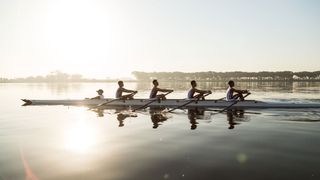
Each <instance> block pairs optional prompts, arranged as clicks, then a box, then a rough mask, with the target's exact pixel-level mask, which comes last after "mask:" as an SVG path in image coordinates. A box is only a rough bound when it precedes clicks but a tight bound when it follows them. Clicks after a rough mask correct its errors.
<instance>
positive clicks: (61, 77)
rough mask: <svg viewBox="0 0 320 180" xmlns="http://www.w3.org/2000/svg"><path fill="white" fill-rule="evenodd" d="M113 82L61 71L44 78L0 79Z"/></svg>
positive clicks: (3, 81) (15, 80) (19, 81)
mask: <svg viewBox="0 0 320 180" xmlns="http://www.w3.org/2000/svg"><path fill="white" fill-rule="evenodd" d="M108 81H110V82H114V81H115V80H113V79H107V78H106V79H88V78H84V77H83V76H82V75H81V74H67V73H64V72H61V71H54V72H51V73H49V74H48V75H45V76H29V77H25V78H14V79H8V78H0V82H1V83H7V82H8V83H11V82H13V83H23V82H28V83H29V82H30V83H33V82H35V83H41V82H49V83H50V82H62V83H64V82H108Z"/></svg>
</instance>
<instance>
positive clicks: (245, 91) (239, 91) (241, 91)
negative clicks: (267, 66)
mask: <svg viewBox="0 0 320 180" xmlns="http://www.w3.org/2000/svg"><path fill="white" fill-rule="evenodd" d="M233 92H236V93H241V94H243V93H248V90H240V89H233Z"/></svg>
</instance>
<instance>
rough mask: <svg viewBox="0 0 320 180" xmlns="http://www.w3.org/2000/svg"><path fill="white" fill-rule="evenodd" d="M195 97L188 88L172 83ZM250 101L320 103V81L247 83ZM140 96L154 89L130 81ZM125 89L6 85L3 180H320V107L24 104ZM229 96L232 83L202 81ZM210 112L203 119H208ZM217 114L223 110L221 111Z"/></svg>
mask: <svg viewBox="0 0 320 180" xmlns="http://www.w3.org/2000/svg"><path fill="white" fill-rule="evenodd" d="M161 85H162V87H165V88H174V89H175V90H176V91H175V92H174V93H172V94H170V95H169V97H168V98H185V96H186V90H185V89H188V88H189V84H188V83H162V84H161ZM238 85H239V86H240V87H241V88H247V89H250V90H251V92H252V95H250V96H249V97H248V98H249V99H257V100H263V101H290V102H304V103H320V84H319V83H315V82H312V83H306V82H305V83H280V82H279V83H266V82H265V83H240V84H238ZM126 86H127V87H128V88H134V89H138V91H139V93H138V94H137V97H139V98H145V97H147V96H148V94H149V88H150V84H149V83H138V84H137V83H128V84H126ZM116 87H117V86H116V84H115V83H73V84H45V83H43V84H23V83H21V84H0V98H1V100H2V103H1V104H0V109H1V114H0V147H1V149H0V179H6V180H7V179H25V178H30V179H32V178H34V179H36V178H38V179H320V169H319V162H320V157H319V152H320V135H319V132H320V130H319V129H320V122H319V121H320V110H319V109H299V110H287V109H280V110H276V109H265V110H244V111H229V112H226V113H220V114H216V113H215V111H205V112H192V111H189V112H188V111H183V110H177V111H176V112H175V113H166V114H160V113H157V111H153V110H151V111H149V110H146V111H140V112H138V113H137V114H136V117H124V116H121V115H119V113H118V111H117V110H112V109H108V110H103V111H94V110H89V109H88V108H86V107H68V106H21V105H22V101H20V99H21V98H30V99H73V98H84V97H91V96H95V90H97V89H100V88H102V89H104V90H105V96H107V97H111V96H112V97H113V96H114V94H115V93H114V92H115V89H116ZM199 87H200V88H206V89H211V90H213V92H214V93H213V95H211V96H209V97H208V98H212V99H218V98H221V97H223V96H224V93H225V88H226V86H225V84H223V83H199ZM199 113H200V114H199ZM212 113H213V114H212Z"/></svg>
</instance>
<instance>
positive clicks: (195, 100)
mask: <svg viewBox="0 0 320 180" xmlns="http://www.w3.org/2000/svg"><path fill="white" fill-rule="evenodd" d="M210 94H211V93H207V94H205V95H203V96H201V97H198V98H196V99H191V100H190V101H188V102H186V103H184V104H182V105H180V106H178V107H175V108H172V109H171V110H169V111H168V112H172V111H174V110H176V109H180V108H182V107H184V106H186V105H188V104H190V103H192V102H198V101H199V99H200V98H204V97H206V96H208V95H210Z"/></svg>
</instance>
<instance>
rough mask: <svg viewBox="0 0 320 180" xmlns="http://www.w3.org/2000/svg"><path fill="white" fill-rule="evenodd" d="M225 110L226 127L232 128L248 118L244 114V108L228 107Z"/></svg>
mask: <svg viewBox="0 0 320 180" xmlns="http://www.w3.org/2000/svg"><path fill="white" fill-rule="evenodd" d="M226 112H227V120H228V124H229V127H228V129H234V128H235V126H236V125H239V124H241V123H240V122H243V121H248V118H247V117H246V116H245V115H244V113H245V112H244V110H236V109H229V110H227V111H226Z"/></svg>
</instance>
